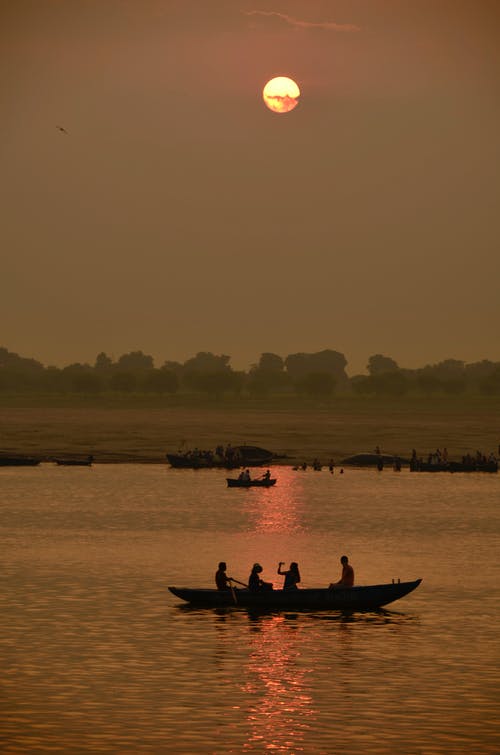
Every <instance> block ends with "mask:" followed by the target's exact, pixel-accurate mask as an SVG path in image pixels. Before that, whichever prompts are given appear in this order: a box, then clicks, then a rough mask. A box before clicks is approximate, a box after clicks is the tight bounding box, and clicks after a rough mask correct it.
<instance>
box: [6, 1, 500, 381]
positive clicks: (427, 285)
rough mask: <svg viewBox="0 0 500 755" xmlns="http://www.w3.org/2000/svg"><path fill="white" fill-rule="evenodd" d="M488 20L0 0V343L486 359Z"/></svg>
mask: <svg viewBox="0 0 500 755" xmlns="http://www.w3.org/2000/svg"><path fill="white" fill-rule="evenodd" d="M499 32H500V10H498V5H497V4H496V3H495V2H484V1H482V0H477V1H476V0H475V1H474V2H461V1H460V0H446V1H445V2H441V1H440V0H419V2H415V0H407V1H405V0H344V1H339V2H335V0H323V1H320V0H296V1H295V2H293V1H290V2H284V1H283V0H282V1H280V2H272V1H271V0H260V1H259V2H258V3H256V2H247V1H246V0H220V1H219V0H210V2H205V1H204V0H198V1H197V2H194V0H71V2H70V1H69V0H31V1H30V2H28V1H27V0H10V1H9V0H0V56H1V58H0V63H1V65H0V104H1V109H2V139H1V146H0V151H1V155H0V156H1V165H2V170H1V173H0V191H1V206H2V211H3V212H2V223H1V224H0V243H1V249H2V281H3V286H2V295H1V297H0V318H1V321H2V323H3V327H2V337H1V339H0V345H3V346H6V347H7V348H9V349H11V350H13V351H17V352H18V353H21V354H23V355H24V356H32V357H35V358H37V359H40V360H41V361H42V362H43V363H44V364H48V363H53V364H59V365H62V364H67V363H68V362H71V361H76V360H78V361H83V360H87V361H91V362H93V360H94V358H95V355H96V354H97V353H98V352H99V351H102V350H104V351H106V352H107V353H109V354H110V355H112V356H115V357H117V356H119V355H120V354H122V353H124V352H126V351H130V350H135V349H142V350H144V351H145V352H147V353H150V354H152V355H153V356H154V357H155V360H156V361H157V363H158V364H161V362H162V361H163V360H165V359H175V360H180V361H183V360H185V359H186V358H188V357H189V356H191V355H192V354H194V353H195V352H197V351H200V350H207V351H213V352H215V353H226V354H230V355H231V356H232V365H233V366H235V367H242V368H246V367H247V366H248V365H249V364H250V363H252V362H255V361H257V360H258V357H259V355H260V353H261V352H263V351H273V352H276V353H278V354H281V355H282V356H286V355H287V354H289V353H292V352H295V351H318V350H320V349H324V348H333V349H337V350H339V351H342V352H343V353H344V354H345V355H346V358H347V360H348V362H349V365H348V372H349V373H351V374H352V373H354V372H357V371H360V370H363V369H364V365H365V364H366V362H367V359H368V357H369V356H370V355H371V354H374V353H384V354H387V355H388V356H392V357H393V358H394V359H396V361H398V363H399V364H400V365H401V366H407V367H414V366H420V365H423V364H424V363H427V362H435V361H439V360H441V359H444V358H448V357H453V358H457V359H464V360H466V361H476V360H478V359H482V358H490V359H493V360H495V361H497V360H499V359H500V349H499V338H498V323H499V321H500V318H499V315H500V311H499V310H500V290H499V289H500V286H499V283H498V280H499V276H498V255H499V239H500V214H499V212H498V205H499V174H500V171H499V139H498V134H499V133H500V107H499V97H498V92H499V91H500V86H499V84H500V82H499V71H500V69H499V62H500V44H499V42H500V38H499V37H500V34H499ZM277 75H287V76H291V77H293V78H294V79H295V80H296V81H297V82H298V84H299V86H300V89H301V98H300V104H299V106H298V107H297V108H296V110H294V111H293V112H292V113H289V114H286V115H276V114H273V113H271V112H270V111H269V110H268V109H267V108H266V107H265V106H264V104H263V102H262V96H261V91H262V87H263V85H264V84H265V82H266V81H267V80H268V79H269V78H271V77H272V76H277ZM58 125H62V126H64V128H65V129H67V131H68V134H64V133H63V132H61V131H59V130H58V129H57V126H58Z"/></svg>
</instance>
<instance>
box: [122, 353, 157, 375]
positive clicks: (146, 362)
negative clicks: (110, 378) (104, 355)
mask: <svg viewBox="0 0 500 755" xmlns="http://www.w3.org/2000/svg"><path fill="white" fill-rule="evenodd" d="M153 366H154V364H153V357H151V356H149V355H147V354H144V353H143V352H142V351H130V352H129V353H128V354H122V356H121V357H120V358H119V360H118V362H117V367H118V369H119V370H131V371H132V372H137V371H141V370H150V369H152V368H153Z"/></svg>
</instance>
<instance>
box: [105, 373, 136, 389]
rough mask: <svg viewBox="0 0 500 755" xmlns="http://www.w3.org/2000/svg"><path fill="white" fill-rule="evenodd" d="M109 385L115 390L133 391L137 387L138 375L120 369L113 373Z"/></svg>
mask: <svg viewBox="0 0 500 755" xmlns="http://www.w3.org/2000/svg"><path fill="white" fill-rule="evenodd" d="M109 386H110V388H111V390H113V391H119V392H123V393H132V391H135V390H136V388H137V376H136V375H135V374H134V373H133V372H127V371H126V370H120V371H118V372H114V373H113V374H112V375H111V378H110V381H109Z"/></svg>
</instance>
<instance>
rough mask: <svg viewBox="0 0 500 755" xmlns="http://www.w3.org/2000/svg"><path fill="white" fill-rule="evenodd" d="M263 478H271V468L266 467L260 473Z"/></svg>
mask: <svg viewBox="0 0 500 755" xmlns="http://www.w3.org/2000/svg"><path fill="white" fill-rule="evenodd" d="M262 479H263V480H270V479H271V470H269V469H267V470H266V471H265V472H264V474H263V475H262Z"/></svg>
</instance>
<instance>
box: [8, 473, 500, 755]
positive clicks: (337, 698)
mask: <svg viewBox="0 0 500 755" xmlns="http://www.w3.org/2000/svg"><path fill="white" fill-rule="evenodd" d="M273 474H274V475H275V476H276V477H277V478H278V482H277V485H276V487H275V488H271V489H267V490H265V489H250V490H239V489H227V487H226V483H225V476H226V473H225V472H223V471H219V470H207V471H198V472H191V471H184V470H172V469H170V468H168V467H166V466H164V465H133V464H130V465H94V466H93V467H91V468H64V467H55V466H52V465H49V464H43V465H41V466H40V467H37V468H25V469H22V468H3V469H1V470H0V491H1V496H0V511H1V521H0V546H1V549H0V559H1V580H2V591H1V597H0V600H1V606H0V607H1V620H0V668H1V676H2V682H1V701H0V705H1V710H0V714H1V716H0V752H2V753H21V754H22V755H27V754H28V753H58V752H60V753H67V754H71V753H136V754H138V755H139V754H141V753H158V754H161V753H217V754H218V753H246V752H268V751H269V752H278V753H351V754H355V755H356V754H357V753H380V754H384V755H386V754H387V753H398V754H400V753H404V754H405V755H412V754H413V753H415V754H417V753H419V754H420V753H422V754H424V753H425V754H426V755H437V754H438V753H469V752H473V753H476V754H477V753H498V752H499V751H500V738H499V735H500V723H499V718H500V716H499V690H500V672H499V664H498V661H499V644H498V626H499V618H500V617H499V613H500V560H499V553H500V548H499V545H500V542H499V541H500V537H499V534H500V505H499V504H500V476H498V475H488V474H454V475H452V474H446V473H442V474H426V473H413V474H412V473H410V472H409V471H407V470H403V471H402V472H401V473H396V472H393V471H392V470H384V471H383V472H382V473H378V472H375V471H371V470H346V472H345V474H343V475H341V474H339V471H338V470H336V471H335V473H334V474H333V475H331V474H330V473H329V472H328V471H322V472H312V471H306V472H294V471H293V470H291V469H290V468H275V469H274V470H273ZM343 553H346V554H347V555H348V556H349V558H350V561H351V563H352V564H353V566H354V568H355V572H356V582H357V583H358V584H370V583H379V582H390V581H391V580H392V579H398V578H401V580H408V579H415V578H417V577H422V578H423V582H422V584H421V585H420V587H419V588H418V589H417V590H416V591H415V592H413V593H411V594H410V595H408V596H407V597H406V598H404V599H402V600H400V601H398V602H396V603H394V604H392V605H391V606H389V607H388V609H387V610H384V611H380V612H374V613H365V614H363V613H359V614H353V615H343V614H339V613H328V612H325V613H321V612H317V613H302V614H301V613H286V614H275V615H274V614H269V615H263V616H260V617H255V616H251V615H249V614H248V613H247V612H246V611H244V610H237V609H235V610H228V611H215V610H210V609H208V610H201V609H199V610H194V609H190V608H189V607H187V606H184V605H181V603H180V601H179V600H178V599H177V598H175V597H174V596H173V595H171V594H170V593H169V592H168V591H167V586H168V585H177V586H211V585H212V583H213V575H214V572H215V570H216V567H217V563H218V561H220V560H225V561H226V562H227V564H228V573H229V574H230V575H231V576H233V577H235V578H237V579H241V580H242V581H245V580H246V578H247V577H248V573H249V571H250V567H251V565H252V563H253V562H254V561H259V562H260V563H261V564H262V565H263V567H264V573H263V576H264V578H266V579H268V580H271V581H273V582H274V583H275V585H276V586H280V584H281V579H282V578H281V577H278V576H277V574H276V568H277V563H278V561H285V562H287V563H289V562H290V561H291V560H295V561H298V562H299V565H300V568H301V572H302V585H303V586H304V587H307V586H311V587H312V586H323V585H326V584H328V583H329V582H330V581H332V580H334V579H338V578H339V575H340V563H339V558H340V556H341V555H342V554H343Z"/></svg>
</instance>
